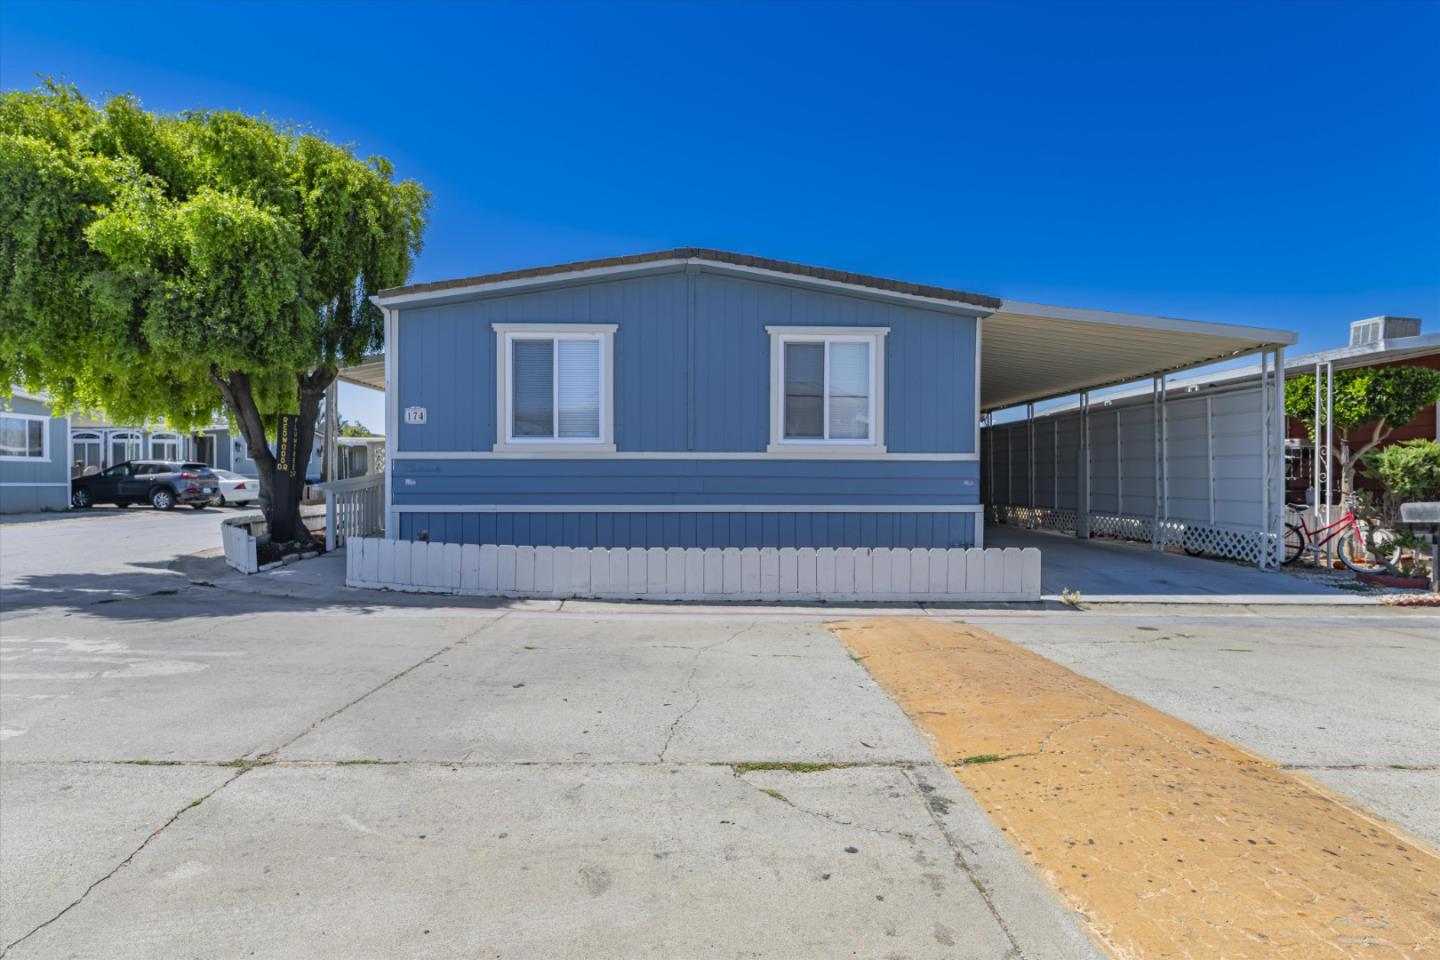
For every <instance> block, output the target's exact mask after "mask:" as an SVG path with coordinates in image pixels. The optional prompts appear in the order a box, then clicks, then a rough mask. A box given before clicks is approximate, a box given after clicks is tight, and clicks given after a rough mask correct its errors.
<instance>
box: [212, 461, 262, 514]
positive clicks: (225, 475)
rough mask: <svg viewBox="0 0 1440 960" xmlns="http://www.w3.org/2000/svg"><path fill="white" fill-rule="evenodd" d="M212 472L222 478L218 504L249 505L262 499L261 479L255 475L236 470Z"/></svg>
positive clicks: (216, 499) (216, 501)
mask: <svg viewBox="0 0 1440 960" xmlns="http://www.w3.org/2000/svg"><path fill="white" fill-rule="evenodd" d="M212 472H213V473H214V474H215V476H217V477H219V478H220V492H219V494H218V495H217V496H216V498H215V503H216V504H217V505H224V506H231V507H248V506H250V505H251V504H253V503H257V502H258V501H259V500H260V481H259V480H256V479H255V478H254V477H247V476H245V475H244V474H240V473H236V472H235V471H234V470H215V471H212Z"/></svg>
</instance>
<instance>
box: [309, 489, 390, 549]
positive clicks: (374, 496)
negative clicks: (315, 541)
mask: <svg viewBox="0 0 1440 960" xmlns="http://www.w3.org/2000/svg"><path fill="white" fill-rule="evenodd" d="M314 489H316V490H319V491H320V492H321V493H323V494H325V549H326V550H327V551H328V550H334V549H335V548H336V547H340V546H344V544H345V541H346V540H348V539H349V538H351V537H368V536H371V535H373V534H377V533H383V532H384V530H385V475H384V474H383V473H377V474H366V475H365V476H363V477H351V478H350V479H348V480H332V481H331V482H330V483H319V484H316V485H315V488H314Z"/></svg>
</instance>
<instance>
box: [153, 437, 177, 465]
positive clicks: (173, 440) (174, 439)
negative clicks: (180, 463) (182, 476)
mask: <svg viewBox="0 0 1440 960" xmlns="http://www.w3.org/2000/svg"><path fill="white" fill-rule="evenodd" d="M157 440H158V441H160V442H161V443H173V444H175V456H174V457H159V456H156V454H155V441H157ZM184 452H185V445H184V443H183V442H181V439H180V434H178V433H169V432H167V433H152V434H150V458H151V459H152V460H161V459H173V460H183V459H184V457H183V456H182V454H183V453H184Z"/></svg>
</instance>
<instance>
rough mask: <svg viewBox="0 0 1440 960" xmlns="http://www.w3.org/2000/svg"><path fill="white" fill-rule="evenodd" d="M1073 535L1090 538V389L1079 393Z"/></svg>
mask: <svg viewBox="0 0 1440 960" xmlns="http://www.w3.org/2000/svg"><path fill="white" fill-rule="evenodd" d="M1075 461H1076V462H1075V536H1076V537H1078V538H1079V539H1081V540H1089V539H1090V391H1089V390H1086V391H1085V392H1084V393H1082V394H1080V450H1079V452H1078V453H1077V454H1076V455H1075Z"/></svg>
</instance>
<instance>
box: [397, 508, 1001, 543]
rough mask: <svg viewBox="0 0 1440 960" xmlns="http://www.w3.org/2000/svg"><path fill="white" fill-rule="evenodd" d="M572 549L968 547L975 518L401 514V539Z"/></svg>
mask: <svg viewBox="0 0 1440 960" xmlns="http://www.w3.org/2000/svg"><path fill="white" fill-rule="evenodd" d="M422 535H423V537H424V539H426V540H429V541H431V542H446V543H482V544H483V543H495V544H513V545H516V546H537V547H540V546H566V547H841V546H844V547H969V546H973V545H974V538H975V515H974V514H972V513H921V512H917V513H864V512H855V513H679V512H677V513H613V512H612V513H469V514H463V513H402V514H400V530H399V536H400V539H402V540H414V539H416V538H419V537H421V536H422Z"/></svg>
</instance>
